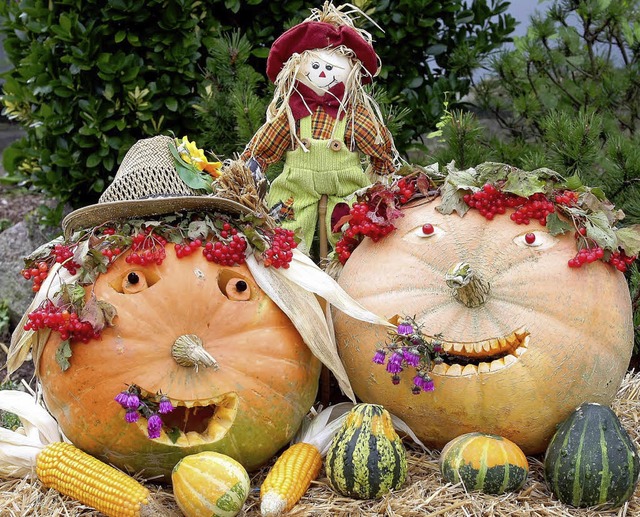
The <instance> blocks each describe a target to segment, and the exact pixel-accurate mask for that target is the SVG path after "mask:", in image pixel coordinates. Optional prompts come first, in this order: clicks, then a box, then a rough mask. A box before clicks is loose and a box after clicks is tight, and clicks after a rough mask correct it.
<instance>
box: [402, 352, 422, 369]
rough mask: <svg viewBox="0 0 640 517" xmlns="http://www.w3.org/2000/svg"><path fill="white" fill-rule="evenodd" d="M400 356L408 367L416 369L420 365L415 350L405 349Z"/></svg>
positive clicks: (418, 356)
mask: <svg viewBox="0 0 640 517" xmlns="http://www.w3.org/2000/svg"><path fill="white" fill-rule="evenodd" d="M402 356H403V358H404V360H405V361H406V362H407V364H408V365H409V366H413V367H416V366H418V365H419V364H420V355H418V351H417V350H416V349H415V348H411V349H405V350H404V351H403V352H402Z"/></svg>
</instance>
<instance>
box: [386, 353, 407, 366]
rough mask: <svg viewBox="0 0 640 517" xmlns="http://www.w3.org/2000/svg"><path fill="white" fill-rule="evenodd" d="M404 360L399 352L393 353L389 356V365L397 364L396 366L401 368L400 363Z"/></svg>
mask: <svg viewBox="0 0 640 517" xmlns="http://www.w3.org/2000/svg"><path fill="white" fill-rule="evenodd" d="M403 360H404V355H403V354H402V353H400V352H394V353H393V354H391V358H390V359H389V362H390V363H393V364H397V365H398V366H402V361H403Z"/></svg>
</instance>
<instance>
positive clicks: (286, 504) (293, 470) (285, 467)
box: [260, 442, 322, 517]
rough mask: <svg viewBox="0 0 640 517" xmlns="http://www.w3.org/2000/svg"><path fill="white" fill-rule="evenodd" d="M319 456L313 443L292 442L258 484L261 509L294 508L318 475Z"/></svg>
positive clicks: (268, 513)
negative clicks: (260, 484) (259, 484)
mask: <svg viewBox="0 0 640 517" xmlns="http://www.w3.org/2000/svg"><path fill="white" fill-rule="evenodd" d="M321 467H322V455H321V454H320V451H319V450H318V448H317V447H316V446H315V445H311V444H309V443H302V442H301V443H295V444H293V445H292V446H291V447H289V448H288V449H287V450H286V451H284V452H283V453H282V455H281V456H280V457H279V458H278V459H277V461H276V463H275V464H274V465H273V467H272V468H271V470H270V471H269V474H267V477H266V478H265V480H264V482H263V483H262V486H261V487H260V499H261V504H260V512H261V513H262V515H263V516H265V517H275V516H277V515H282V514H283V513H285V512H288V511H289V510H291V508H293V506H294V505H295V504H296V503H297V502H298V501H299V500H300V498H301V497H302V496H303V495H304V493H305V492H306V491H307V489H308V488H309V486H310V485H311V481H313V480H314V479H316V478H317V477H318V474H320V468H321Z"/></svg>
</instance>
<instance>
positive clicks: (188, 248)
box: [175, 239, 202, 259]
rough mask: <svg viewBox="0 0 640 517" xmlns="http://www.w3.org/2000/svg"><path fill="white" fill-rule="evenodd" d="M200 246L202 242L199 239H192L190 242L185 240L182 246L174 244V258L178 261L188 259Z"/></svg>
mask: <svg viewBox="0 0 640 517" xmlns="http://www.w3.org/2000/svg"><path fill="white" fill-rule="evenodd" d="M201 246H202V241H201V240H200V239H194V240H192V241H189V240H186V241H185V242H184V243H183V244H176V245H175V251H176V257H178V258H179V259H180V258H184V257H188V256H189V255H191V254H192V253H193V252H195V251H197V250H198V249H199V248H200V247H201Z"/></svg>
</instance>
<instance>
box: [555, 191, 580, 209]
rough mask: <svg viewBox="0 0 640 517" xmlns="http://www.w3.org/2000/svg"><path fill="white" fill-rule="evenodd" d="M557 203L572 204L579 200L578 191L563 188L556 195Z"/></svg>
mask: <svg viewBox="0 0 640 517" xmlns="http://www.w3.org/2000/svg"><path fill="white" fill-rule="evenodd" d="M555 200H556V204H558V205H566V206H572V205H575V204H576V203H577V202H578V193H577V192H574V191H573V190H562V191H560V192H558V193H557V194H556V196H555Z"/></svg>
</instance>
